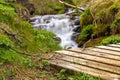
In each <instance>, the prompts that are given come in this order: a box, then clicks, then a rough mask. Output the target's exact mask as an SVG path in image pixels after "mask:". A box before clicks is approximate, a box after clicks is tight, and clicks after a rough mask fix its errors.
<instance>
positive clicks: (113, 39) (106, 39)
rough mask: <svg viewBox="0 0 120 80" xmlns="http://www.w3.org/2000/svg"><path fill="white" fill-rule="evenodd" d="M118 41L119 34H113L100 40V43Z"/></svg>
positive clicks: (105, 43)
mask: <svg viewBox="0 0 120 80" xmlns="http://www.w3.org/2000/svg"><path fill="white" fill-rule="evenodd" d="M119 42H120V36H119V35H114V36H110V37H107V38H105V39H103V40H102V42H101V44H102V45H107V44H116V43H119Z"/></svg>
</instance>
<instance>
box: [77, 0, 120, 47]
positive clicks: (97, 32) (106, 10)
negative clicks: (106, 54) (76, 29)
mask: <svg viewBox="0 0 120 80" xmlns="http://www.w3.org/2000/svg"><path fill="white" fill-rule="evenodd" d="M89 4H91V2H90V3H89ZM89 4H88V5H89ZM80 25H81V28H82V31H81V35H80V36H79V37H78V39H77V42H78V43H79V46H81V45H82V44H84V42H86V41H89V40H94V39H97V38H103V39H104V37H105V38H106V37H107V36H111V35H113V36H114V35H116V34H120V30H119V29H120V1H119V0H106V1H105V0H100V1H99V0H96V1H94V2H92V5H90V6H89V7H88V8H87V9H86V10H85V11H84V12H83V13H82V14H81V17H80ZM89 25H93V26H94V27H93V29H92V32H91V33H89V32H87V33H86V30H87V31H89V30H91V29H90V28H89V27H88V26H89ZM86 28H87V29H86ZM85 29H86V30H85ZM82 33H84V34H82ZM84 35H86V38H84V37H83V36H84ZM101 40H102V39H101ZM101 40H100V41H101ZM83 41H84V42H83ZM100 41H98V42H99V43H100ZM95 44H96V42H95Z"/></svg>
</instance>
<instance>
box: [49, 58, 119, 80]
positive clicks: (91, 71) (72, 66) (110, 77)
mask: <svg viewBox="0 0 120 80" xmlns="http://www.w3.org/2000/svg"><path fill="white" fill-rule="evenodd" d="M50 63H51V64H52V65H57V66H60V67H63V68H66V69H70V70H74V71H77V72H83V73H87V74H90V75H93V76H96V77H101V78H103V79H106V80H113V79H117V78H119V77H120V75H116V74H112V73H109V72H105V71H101V70H97V69H94V68H90V67H86V66H82V65H77V64H73V63H69V62H65V61H62V60H51V61H50Z"/></svg>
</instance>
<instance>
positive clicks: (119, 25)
mask: <svg viewBox="0 0 120 80" xmlns="http://www.w3.org/2000/svg"><path fill="white" fill-rule="evenodd" d="M110 28H111V31H112V34H116V33H120V31H119V30H120V18H116V19H115V20H114V21H113V23H112V24H111V27H110Z"/></svg>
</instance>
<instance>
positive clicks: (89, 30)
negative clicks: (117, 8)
mask: <svg viewBox="0 0 120 80" xmlns="http://www.w3.org/2000/svg"><path fill="white" fill-rule="evenodd" d="M94 28H95V26H94V25H88V26H84V27H83V29H82V31H81V33H80V35H79V37H78V39H77V42H78V43H79V45H82V44H83V43H84V42H86V41H87V40H89V39H90V38H91V36H92V34H93V30H94Z"/></svg>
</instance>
